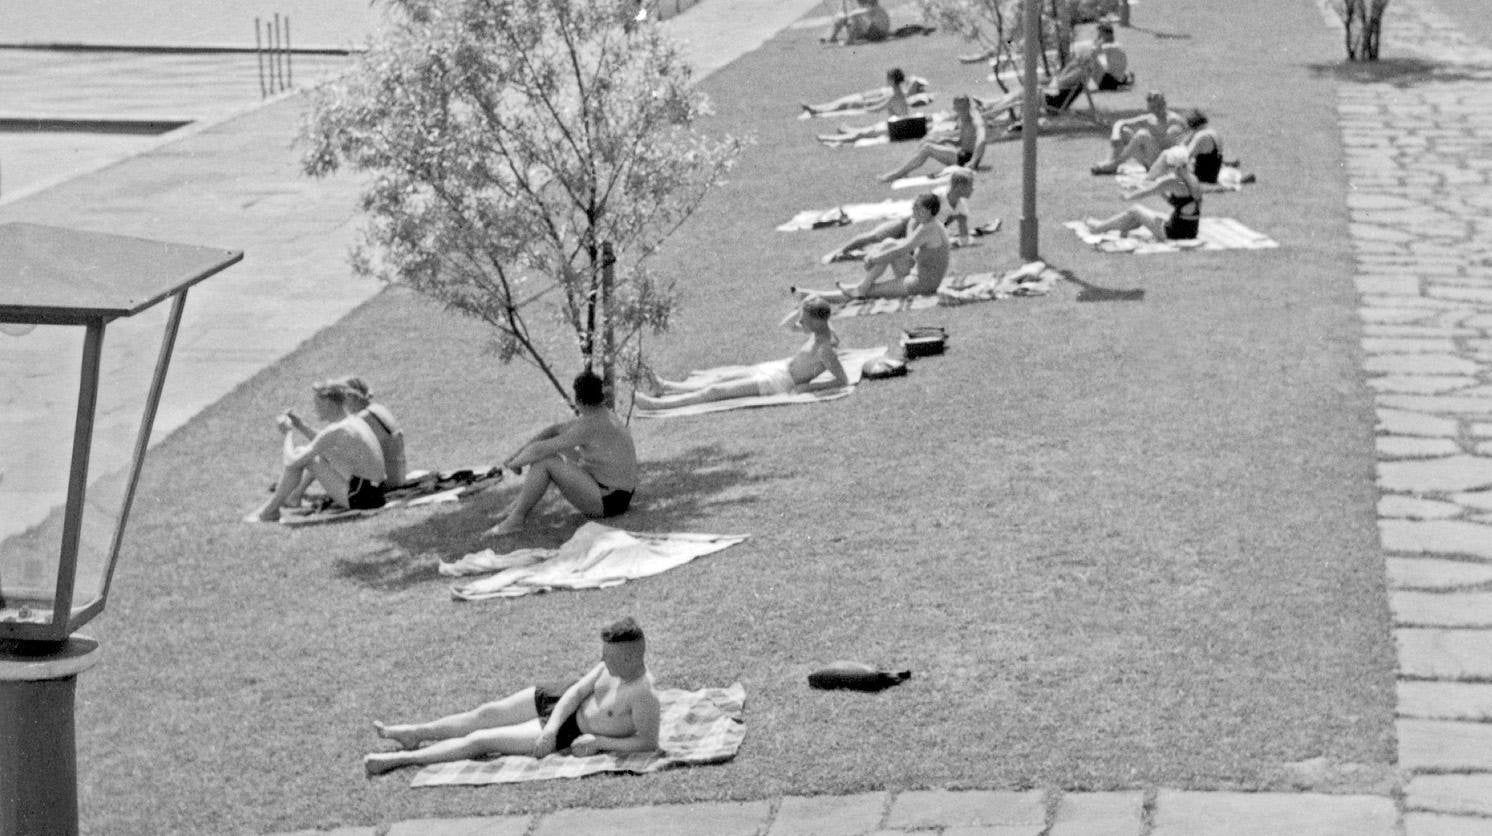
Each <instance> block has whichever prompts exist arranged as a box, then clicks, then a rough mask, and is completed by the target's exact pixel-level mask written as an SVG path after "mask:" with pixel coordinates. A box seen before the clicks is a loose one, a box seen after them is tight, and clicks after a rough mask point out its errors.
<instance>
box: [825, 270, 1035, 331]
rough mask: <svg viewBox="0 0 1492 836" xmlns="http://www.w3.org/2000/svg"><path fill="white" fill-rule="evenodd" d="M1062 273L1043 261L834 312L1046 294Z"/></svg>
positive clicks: (856, 313)
mask: <svg viewBox="0 0 1492 836" xmlns="http://www.w3.org/2000/svg"><path fill="white" fill-rule="evenodd" d="M1060 278H1062V273H1061V272H1060V271H1058V270H1056V269H1055V268H1052V267H1048V266H1046V265H1045V264H1043V263H1042V262H1040V261H1033V262H1031V263H1030V264H1027V265H1025V266H1023V267H1020V268H1017V269H1015V270H1010V271H1007V272H1005V273H1001V274H1000V275H995V274H994V273H971V274H969V275H967V276H950V277H949V278H946V279H944V280H943V284H942V286H941V287H939V288H938V292H937V293H936V294H927V295H923V296H895V297H891V298H889V299H855V300H852V301H850V302H847V303H845V305H844V306H843V307H841V308H839V309H837V310H836V311H835V312H834V317H835V318H836V319H838V318H844V317H851V316H873V315H875V314H887V313H901V312H903V311H920V310H924V309H926V308H933V307H945V308H946V307H953V306H956V305H967V304H969V303H971V302H988V301H990V300H993V299H1009V298H1011V297H1012V296H1045V295H1046V294H1048V293H1050V292H1051V291H1052V288H1053V287H1055V286H1056V284H1057V280H1058V279H1060Z"/></svg>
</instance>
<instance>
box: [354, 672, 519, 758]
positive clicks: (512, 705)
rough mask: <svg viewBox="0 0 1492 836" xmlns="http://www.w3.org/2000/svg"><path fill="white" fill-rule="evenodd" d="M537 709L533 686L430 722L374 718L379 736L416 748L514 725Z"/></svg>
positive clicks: (405, 746) (406, 746)
mask: <svg viewBox="0 0 1492 836" xmlns="http://www.w3.org/2000/svg"><path fill="white" fill-rule="evenodd" d="M538 716H539V715H538V712H536V711H535V710H534V689H533V688H531V687H530V688H524V689H522V690H520V691H515V692H514V693H512V694H509V695H508V696H506V697H503V698H502V699H500V700H493V701H492V702H487V703H483V704H481V705H479V706H477V707H476V708H473V709H472V710H470V711H462V712H460V713H457V714H448V715H446V716H445V717H441V718H440V719H438V720H431V721H429V722H428V723H397V724H389V725H385V724H383V723H380V722H378V721H377V720H375V721H373V727H374V728H375V729H376V730H377V731H378V736H379V737H383V738H387V739H389V740H392V741H395V742H396V743H398V744H399V745H400V746H403V747H404V748H406V749H413V748H415V747H416V746H419V745H420V744H422V743H426V742H428V741H432V740H449V739H451V738H453V737H465V736H466V735H468V734H471V733H472V732H475V731H481V730H482V729H492V728H498V727H500V726H515V725H518V724H519V723H522V722H524V721H527V720H533V719H535V718H536V717H538Z"/></svg>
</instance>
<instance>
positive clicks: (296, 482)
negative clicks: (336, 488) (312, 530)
mask: <svg viewBox="0 0 1492 836" xmlns="http://www.w3.org/2000/svg"><path fill="white" fill-rule="evenodd" d="M305 475H307V472H306V468H303V467H296V466H295V465H292V464H286V465H285V469H284V470H282V471H280V479H279V481H278V482H276V483H275V492H274V495H273V496H271V497H270V498H269V501H268V502H266V503H264V505H262V506H260V508H259V510H258V511H255V512H254V513H253V514H251V515H249V517H248V519H250V520H259V521H260V522H275V521H277V520H279V519H280V509H281V508H284V507H286V506H287V505H290V504H291V503H290V497H291V496H292V495H293V494H295V493H296V492H297V491H298V490H299V488H300V483H301V478H302V477H303V476H305Z"/></svg>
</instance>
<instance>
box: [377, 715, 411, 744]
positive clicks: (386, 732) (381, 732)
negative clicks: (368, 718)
mask: <svg viewBox="0 0 1492 836" xmlns="http://www.w3.org/2000/svg"><path fill="white" fill-rule="evenodd" d="M373 728H374V729H375V730H376V731H377V732H378V736H379V737H381V738H383V739H385V740H392V741H394V742H395V743H397V744H399V746H400V747H402V748H404V749H416V748H419V745H420V739H419V737H417V736H415V735H413V734H411V733H410V731H409V730H408V729H406V728H404V727H403V726H385V725H384V724H382V723H380V722H378V721H377V720H374V721H373Z"/></svg>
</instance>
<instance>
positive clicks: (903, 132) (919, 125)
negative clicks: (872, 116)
mask: <svg viewBox="0 0 1492 836" xmlns="http://www.w3.org/2000/svg"><path fill="white" fill-rule="evenodd" d="M886 136H888V137H890V138H891V141H892V142H904V141H906V140H909V139H921V138H923V137H924V136H927V117H926V116H893V117H891V118H890V119H887V120H886Z"/></svg>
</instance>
